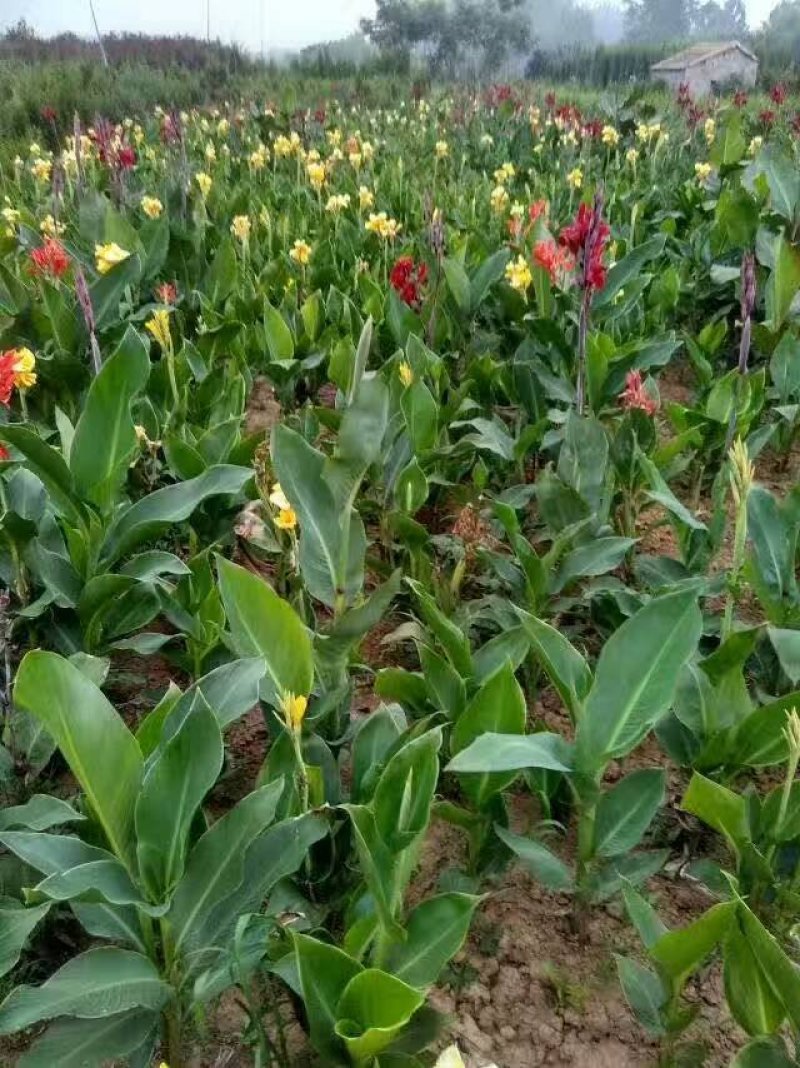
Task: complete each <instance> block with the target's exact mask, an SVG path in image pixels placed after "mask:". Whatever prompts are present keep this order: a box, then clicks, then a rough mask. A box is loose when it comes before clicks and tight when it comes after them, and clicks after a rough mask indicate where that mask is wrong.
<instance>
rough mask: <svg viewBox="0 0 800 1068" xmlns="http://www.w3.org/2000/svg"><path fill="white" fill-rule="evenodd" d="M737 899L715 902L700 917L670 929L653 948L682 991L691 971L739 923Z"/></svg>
mask: <svg viewBox="0 0 800 1068" xmlns="http://www.w3.org/2000/svg"><path fill="white" fill-rule="evenodd" d="M737 908H738V905H737V903H736V902H735V901H723V902H721V903H720V904H719V905H713V906H712V907H711V908H710V909H709V910H708V911H707V912H704V913H703V915H702V916H700V918H699V919H697V920H694V922H692V923H690V924H688V925H687V926H686V927H681V928H680V929H678V930H675V931H667V933H666V934H664V935H662V936H661V938H659V940H658V941H657V942H656V943H655V944H654V945H652V946H651V947H650V950H649V952H650V956H651V957H652V958H653V960H654V961H655V963H656V964H657V965H658V966H659V968H660V969H661V970H662V971H663V973H664V974H665V975H666V976H668V977H669V979H670V981H671V982H672V983H673V984H674V986H675V988H676V989H677V990H680V989H681V987H682V986H683V984H684V982H685V981H686V979H688V977H689V976H690V975H691V973H692V972H693V971H694V970H695V969H696V968H698V967H699V966H700V965H701V964H702V963H703V961H704V960H705V959H706V957H708V956H709V954H711V953H713V951H714V950H715V949H716V948H717V946H718V945H719V944H720V943H721V942H722V941H724V939H725V937H726V935H727V933H728V931H729V929H730V926H731V924H732V923H734V922H735V918H736V909H737Z"/></svg>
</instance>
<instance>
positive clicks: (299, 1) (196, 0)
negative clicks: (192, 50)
mask: <svg viewBox="0 0 800 1068" xmlns="http://www.w3.org/2000/svg"><path fill="white" fill-rule="evenodd" d="M776 2H777V0H745V4H746V7H747V16H748V19H749V21H750V25H751V26H758V25H759V24H760V23H761V22H762V21H763V20H764V19H765V18H766V16H767V15H768V14H769V12H770V10H771V9H772V8H773V7H774V6H775V4H776ZM207 4H208V5H209V6H210V14H211V35H212V37H219V38H221V39H222V40H223V41H238V42H239V43H240V44H242V45H244V46H245V47H247V48H249V49H251V50H252V51H254V52H257V51H259V49H260V47H261V36H262V27H263V33H264V38H265V41H266V47H267V48H268V49H269V48H292V47H296V46H298V45H306V44H313V43H315V42H318V41H329V40H335V39H336V38H338V37H343V36H345V35H346V34H348V33H350V32H351V31H352V30H354V29H356V27H357V26H358V20H359V18H361V17H362V16H364V15H369V14H371V13H372V10H373V0H94V6H95V10H96V12H97V20H98V22H99V23H100V30H101V32H103V33H111V32H113V31H115V30H116V31H121V30H134V31H141V32H143V33H187V34H194V35H196V36H198V37H200V36H204V35H205V32H206V5H207ZM20 18H25V19H27V21H28V22H29V23H31V25H32V26H33V27H34V28H35V29H36V31H37V33H39V34H41V35H42V36H47V35H49V34H52V33H60V32H61V31H64V30H72V31H73V32H75V33H78V34H81V35H86V34H90V33H91V32H92V24H91V18H90V15H89V0H0V30H2V29H4V28H5V27H6V26H8V25H9V24H11V23H14V22H16V21H17V19H20Z"/></svg>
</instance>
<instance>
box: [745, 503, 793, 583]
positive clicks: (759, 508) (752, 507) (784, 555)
mask: <svg viewBox="0 0 800 1068" xmlns="http://www.w3.org/2000/svg"><path fill="white" fill-rule="evenodd" d="M747 533H748V537H749V539H750V544H751V547H752V553H753V561H752V562H753V564H754V566H755V569H756V576H755V579H756V584H757V586H758V587H759V588H760V589H764V590H765V591H766V592H767V594H768V595H769V597H770V598H772V599H773V600H774V601H776V602H780V601H781V600H783V598H784V597H785V596H786V595H787V593H788V592H789V590H790V588H791V587H792V586H793V583H794V539H793V538H792V537H791V536H790V531H789V529H788V523H787V521H786V519H785V518H784V515H783V513H782V512H781V509H780V506H779V505H778V502H777V500H776V499H775V497H773V495H772V494H771V493H770V492H769V490H767V489H764V487H763V486H753V488H752V489H751V490H750V493H749V494H748V497H747Z"/></svg>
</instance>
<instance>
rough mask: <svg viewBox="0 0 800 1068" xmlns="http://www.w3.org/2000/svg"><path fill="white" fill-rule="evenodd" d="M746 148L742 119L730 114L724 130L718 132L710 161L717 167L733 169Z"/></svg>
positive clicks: (710, 154)
mask: <svg viewBox="0 0 800 1068" xmlns="http://www.w3.org/2000/svg"><path fill="white" fill-rule="evenodd" d="M746 147H747V142H746V141H745V139H744V134H743V133H742V120H741V117H740V116H739V115H737V114H735V113H731V112H729V113H728V118H727V120H726V122H725V125H724V127H723V129H722V130H720V131H719V132H718V134H717V137H716V138H715V140H714V144H713V145H712V147H711V151H710V153H709V159H710V160H711V162H712V163H713V164H714V165H715V166H716V167H731V166H733V165H734V164H735V163H738V162H739V160H740V159H741V158H742V156H743V155H744V153H745V149H746Z"/></svg>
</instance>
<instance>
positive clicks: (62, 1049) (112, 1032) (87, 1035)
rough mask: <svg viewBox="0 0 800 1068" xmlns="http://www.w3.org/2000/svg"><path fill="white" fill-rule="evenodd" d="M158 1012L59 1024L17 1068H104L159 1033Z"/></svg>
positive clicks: (40, 1039)
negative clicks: (54, 1067)
mask: <svg viewBox="0 0 800 1068" xmlns="http://www.w3.org/2000/svg"><path fill="white" fill-rule="evenodd" d="M158 1025H159V1018H158V1014H157V1013H155V1012H152V1011H150V1012H148V1011H141V1010H135V1009H134V1010H131V1011H130V1012H119V1013H115V1014H114V1015H112V1016H108V1017H107V1018H106V1019H103V1020H79V1019H73V1020H71V1019H68V1018H66V1019H63V1020H57V1021H56V1022H55V1023H53V1024H51V1025H50V1027H48V1029H47V1030H46V1031H45V1033H44V1034H43V1035H41V1036H40V1037H39V1038H37V1040H36V1041H35V1042H34V1044H33V1045H32V1046H31V1048H30V1049H29V1050H28V1052H27V1053H24V1054H23V1055H22V1057H21V1058H20V1060H19V1062H18V1065H17V1068H53V1066H54V1065H58V1068H100V1066H101V1065H104V1064H107V1063H108V1062H109V1061H118V1060H119V1059H120V1058H125V1057H127V1056H128V1055H130V1054H133V1053H135V1052H136V1051H137V1050H138V1049H140V1048H141V1047H142V1046H143V1045H144V1044H145V1043H146V1042H147V1040H148V1038H149V1037H151V1036H152V1038H153V1040H155V1036H156V1034H157V1033H158Z"/></svg>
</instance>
